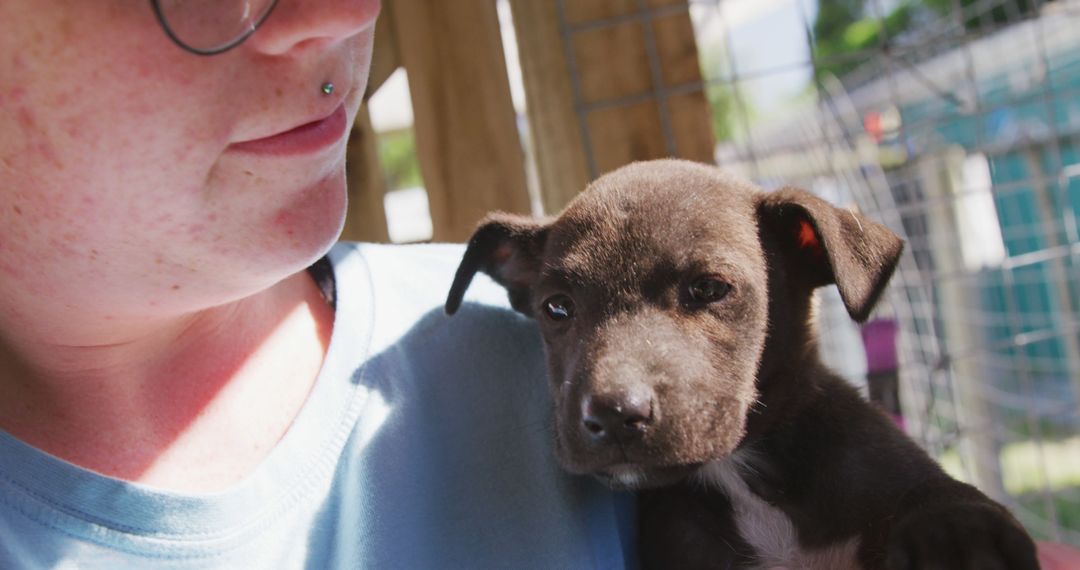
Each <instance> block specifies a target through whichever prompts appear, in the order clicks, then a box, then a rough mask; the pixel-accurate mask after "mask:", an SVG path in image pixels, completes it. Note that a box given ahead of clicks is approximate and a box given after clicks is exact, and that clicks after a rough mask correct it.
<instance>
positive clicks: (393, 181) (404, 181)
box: [377, 129, 424, 190]
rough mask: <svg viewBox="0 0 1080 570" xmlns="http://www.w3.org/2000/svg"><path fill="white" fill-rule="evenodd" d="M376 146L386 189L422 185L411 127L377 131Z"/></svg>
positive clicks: (414, 138)
mask: <svg viewBox="0 0 1080 570" xmlns="http://www.w3.org/2000/svg"><path fill="white" fill-rule="evenodd" d="M377 146H378V153H379V165H380V166H381V167H382V171H383V176H385V177H386V187H387V189H388V190H399V189H401V188H412V187H415V186H423V184H424V182H423V178H422V177H421V176H420V162H419V160H418V159H417V158H416V137H415V135H414V134H413V131H412V129H402V130H398V131H389V132H385V133H379V136H378V144H377Z"/></svg>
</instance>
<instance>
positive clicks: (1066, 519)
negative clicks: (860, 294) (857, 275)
mask: <svg viewBox="0 0 1080 570" xmlns="http://www.w3.org/2000/svg"><path fill="white" fill-rule="evenodd" d="M556 1H557V3H558V6H559V9H560V13H564V12H565V6H566V1H567V0H556ZM627 1H628V2H631V1H633V2H636V3H637V4H636V6H635V8H636V9H635V10H634V11H632V13H630V14H628V15H622V16H619V17H617V18H610V19H599V20H595V21H590V22H587V23H580V22H577V23H573V24H570V23H567V22H566V21H565V19H564V20H563V21H562V22H561V23H562V26H563V28H562V34H563V37H564V41H565V40H568V39H569V38H572V37H573V35H574V34H578V33H583V32H586V31H589V30H595V29H598V28H602V27H604V26H613V25H620V24H625V23H627V22H637V23H639V24H640V25H641V26H642V27H643V28H644V29H645V35H646V41H647V42H649V41H651V39H650V37H649V34H650V33H651V32H650V30H651V29H652V27H651V23H652V22H653V21H654V20H655V19H657V18H660V17H663V16H665V15H669V14H670V13H672V12H673V11H680V10H683V11H689V12H690V15H691V17H692V20H693V22H694V28H695V34H696V36H697V39H698V47H699V50H700V55H701V61H702V75H703V78H704V79H703V82H693V83H689V84H685V85H678V84H677V85H667V86H664V83H663V82H662V81H660V80H659V79H658V78H659V77H661V75H662V71H663V70H662V69H660V67H659V63H658V60H657V58H656V57H655V47H653V48H652V49H647V51H646V55H647V56H648V58H649V65H650V66H651V71H652V75H653V77H654V81H653V89H652V91H651V92H649V93H643V97H646V96H648V97H651V98H652V100H654V101H655V102H656V105H657V108H658V111H659V113H660V116H661V121H662V124H667V123H666V121H670V118H669V117H668V116H667V110H666V108H665V101H666V100H667V98H669V97H675V96H678V95H679V94H680V93H683V92H686V91H690V90H694V89H701V88H702V87H704V88H705V89H706V92H707V93H708V98H709V101H710V103H711V106H712V112H713V115H714V130H715V134H716V135H717V139H718V141H719V144H718V146H717V152H716V160H717V162H718V163H719V164H720V165H722V166H724V167H726V168H729V169H732V170H735V171H737V172H739V173H741V174H743V175H744V176H746V177H749V178H751V179H754V180H756V181H757V182H759V183H760V184H762V185H763V186H765V187H775V186H778V185H780V184H796V185H801V186H803V187H806V188H808V189H811V190H813V191H815V192H817V193H818V194H820V195H822V196H824V197H825V198H827V199H829V200H831V201H833V202H834V203H836V204H839V205H842V206H847V207H851V208H857V209H859V210H860V211H862V212H863V213H866V214H868V215H870V216H871V217H873V218H875V219H878V220H880V221H882V222H883V223H885V224H886V225H888V226H889V227H890V228H891V229H892V230H893V231H895V232H897V233H898V234H900V235H901V236H903V237H904V238H905V239H906V241H907V249H906V252H905V254H904V257H903V259H902V261H901V266H900V268H899V270H898V271H897V274H896V276H895V277H894V280H893V285H892V287H891V289H890V293H889V295H888V296H887V297H886V300H885V302H883V304H882V307H881V308H880V309H879V310H878V312H877V313H876V315H875V316H874V318H873V320H872V321H871V322H870V323H868V325H866V326H864V327H862V328H859V327H856V325H855V324H854V323H851V322H850V321H849V319H848V318H847V316H846V314H845V313H844V312H843V309H842V307H841V306H840V305H839V300H838V298H837V296H836V295H835V293H834V292H831V291H823V292H822V294H821V298H820V303H819V320H820V324H821V330H822V335H821V346H822V351H823V353H824V355H825V357H826V359H827V360H828V361H830V362H831V363H832V364H833V365H834V366H835V367H836V368H837V369H839V370H840V371H841V372H843V373H844V374H846V375H847V376H848V377H849V378H851V379H852V380H853V381H855V382H857V383H862V384H864V385H866V386H867V388H868V389H869V390H870V392H871V393H872V394H873V395H874V396H875V397H876V398H878V399H881V398H884V399H885V400H886V405H888V404H889V402H888V399H889V397H890V394H895V395H896V396H897V397H898V398H899V401H900V402H901V403H902V412H903V415H902V418H899V417H898V421H902V422H903V424H904V427H905V428H906V429H907V430H908V432H909V433H910V434H911V435H912V436H914V437H915V438H916V439H917V440H918V441H920V442H921V443H922V444H923V445H924V446H925V447H926V448H927V449H928V450H929V451H930V452H931V453H932V454H933V455H935V456H936V457H938V458H939V459H940V460H941V461H942V463H943V464H944V465H945V466H946V467H947V468H948V469H949V470H950V471H951V472H953V473H954V474H955V475H956V476H958V477H960V478H962V479H965V480H968V481H971V482H973V483H975V484H977V485H979V486H980V487H981V488H982V489H983V490H984V491H986V492H987V493H988V494H990V495H991V496H994V497H995V498H997V499H999V500H1001V501H1002V502H1004V503H1006V504H1007V505H1008V506H1010V507H1011V508H1012V509H1013V511H1014V512H1015V513H1016V514H1017V516H1018V517H1019V518H1020V519H1021V520H1022V521H1023V522H1024V523H1025V524H1026V525H1027V526H1028V527H1029V529H1030V530H1031V531H1032V532H1033V533H1034V534H1036V535H1038V536H1040V537H1044V538H1050V539H1055V540H1060V541H1064V542H1068V543H1071V544H1074V545H1080V413H1078V409H1080V403H1078V396H1077V395H1078V394H1080V313H1078V310H1077V309H1078V307H1080V279H1078V276H1080V236H1078V230H1077V228H1078V225H1080V224H1078V222H1080V218H1078V211H1080V145H1078V140H1080V139H1078V135H1080V97H1077V95H1078V94H1080V2H1078V1H1076V0H1054V1H1036V0H921V1H919V0H818V1H814V0H774V1H762V0H691V1H690V2H689V3H682V2H677V3H671V2H664V1H660V0H627ZM565 43H566V44H567V45H569V43H570V42H569V41H565ZM647 45H648V44H647ZM566 56H567V58H568V60H569V63H570V69H571V73H572V74H573V73H574V60H573V58H574V53H573V52H572V51H571V50H567V54H566ZM574 82H575V86H574V89H575V99H576V101H575V103H576V108H577V110H578V113H579V114H581V116H582V117H585V116H586V115H587V114H588V113H590V112H594V111H596V110H600V109H604V108H610V107H619V106H626V105H633V104H639V103H640V102H641V101H640V100H638V99H635V98H633V97H630V98H625V97H624V98H621V99H614V100H608V101H590V102H589V103H588V104H585V103H584V102H583V99H582V97H581V83H580V82H581V78H580V77H576V76H575V77H574ZM580 122H581V124H582V125H583V126H582V133H581V136H582V140H583V141H584V144H585V151H586V154H587V155H588V156H589V157H590V168H591V170H592V174H593V175H594V176H595V175H597V174H599V173H598V172H596V165H595V161H593V160H592V159H591V157H592V156H593V151H594V149H593V148H592V146H591V145H592V144H593V143H592V139H593V138H594V136H595V133H591V132H590V131H589V129H588V126H587V125H588V121H586V120H581V121H580ZM663 132H664V135H665V138H666V140H665V146H666V150H667V152H668V153H669V154H673V155H674V154H678V148H677V145H676V140H675V139H674V137H672V136H671V132H670V129H669V128H665V129H663ZM894 339H895V341H894ZM864 349H865V350H864ZM893 349H895V350H893ZM892 352H895V358H892V357H891V353H892ZM890 379H891V380H890ZM897 380H898V382H897ZM890 382H896V384H895V385H893V384H891V383H890Z"/></svg>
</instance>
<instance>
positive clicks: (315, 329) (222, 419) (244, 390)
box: [135, 302, 330, 492]
mask: <svg viewBox="0 0 1080 570" xmlns="http://www.w3.org/2000/svg"><path fill="white" fill-rule="evenodd" d="M325 307H326V305H325V304H322V303H321V302H319V304H317V305H313V304H312V303H299V304H297V305H296V306H295V307H293V308H292V310H290V311H288V312H287V313H286V314H285V315H284V316H282V318H281V322H280V323H279V324H278V325H277V326H276V327H275V328H274V329H273V330H272V331H271V332H270V333H269V334H268V336H267V337H266V338H265V339H264V340H262V341H261V342H260V343H258V344H257V345H256V346H255V348H254V349H253V350H252V352H251V353H250V354H248V355H247V358H246V359H244V360H243V361H242V362H241V363H240V364H239V367H238V369H237V370H236V372H235V373H234V374H233V378H234V379H235V380H234V381H232V382H230V383H227V384H225V385H224V386H223V387H222V388H221V389H220V391H219V392H218V393H216V394H215V395H214V398H213V399H211V400H209V402H208V403H207V405H206V406H205V407H204V408H202V409H201V410H200V411H199V413H198V415H196V416H195V417H193V418H191V419H190V421H189V422H188V423H187V424H186V425H184V426H183V430H182V431H181V432H180V433H178V434H177V435H176V439H175V440H174V441H173V442H172V443H171V444H170V445H169V446H168V447H166V448H164V449H163V450H162V452H161V453H160V454H158V455H156V456H154V457H153V460H152V461H151V462H150V463H149V464H148V465H147V466H146V468H145V470H144V471H143V472H142V473H140V474H139V475H138V476H137V478H135V480H137V481H138V482H139V483H142V484H147V485H151V486H155V487H164V488H176V487H178V486H183V487H185V488H186V489H187V490H190V491H197V492H205V491H213V490H220V489H221V488H222V487H223V483H226V484H227V483H229V482H232V483H235V482H238V481H240V480H241V479H243V477H244V476H245V475H247V474H248V473H249V472H250V471H251V470H252V469H254V468H255V466H256V465H257V464H258V462H259V461H261V460H262V459H263V458H265V457H266V455H268V454H269V453H270V452H271V450H272V449H273V448H274V446H275V445H276V444H277V443H278V441H280V440H281V438H282V437H283V436H284V435H285V433H286V431H287V430H288V428H289V426H290V425H291V423H292V421H293V419H295V415H296V413H297V412H298V409H295V408H297V404H301V405H302V403H303V402H304V401H306V398H307V395H308V393H309V392H310V389H311V387H312V386H314V383H305V382H283V383H278V384H276V385H275V386H273V387H272V388H270V389H268V387H267V386H266V385H265V379H267V378H290V377H304V375H310V374H311V371H312V370H318V369H319V368H320V367H321V366H322V355H324V354H325V352H326V349H327V347H328V345H329V336H330V330H329V328H328V327H327V326H326V321H325V320H323V319H320V318H319V317H318V316H316V314H315V313H316V312H317V311H320V310H326V309H325ZM298 338H299V339H304V340H308V341H309V342H307V343H306V344H307V345H310V346H307V345H303V346H298V345H297V339H298ZM275 353H276V354H290V355H293V356H294V358H292V359H290V360H289V362H288V363H287V364H285V365H284V366H282V365H279V364H277V363H276V361H275V359H272V358H267V355H269V354H275ZM245 379H247V380H248V381H244V380H245ZM253 390H254V394H256V397H259V398H261V399H263V401H264V402H266V405H265V406H261V408H262V409H270V410H279V411H280V413H279V415H278V418H276V421H274V422H271V423H270V424H269V426H267V425H264V424H260V423H258V422H249V421H245V418H244V417H243V416H242V415H241V416H240V417H237V415H236V414H230V413H229V410H230V409H233V410H236V409H241V410H242V409H244V408H245V406H244V405H243V402H244V401H245V400H250V399H251V398H252V397H253ZM301 391H302V392H303V393H302V394H300V393H298V392H301ZM238 403H239V404H238ZM254 430H263V431H272V432H274V435H276V437H274V438H273V439H270V438H267V437H263V436H260V434H259V433H255V431H254ZM212 433H218V434H219V437H220V438H222V439H224V440H235V443H236V445H232V444H230V445H224V446H217V447H212V448H207V447H205V446H199V445H192V444H189V443H190V442H191V441H192V440H193V441H196V442H197V441H198V440H200V439H203V438H206V437H207V434H212ZM242 442H259V444H258V445H255V446H249V448H248V451H247V453H248V454H250V457H249V458H248V459H246V460H244V461H241V462H239V464H238V463H237V461H236V458H235V457H222V456H220V454H221V453H229V454H230V456H232V455H233V454H235V450H236V449H237V446H238V445H241V444H242ZM229 450H233V451H229ZM178 465H200V466H201V467H200V478H199V479H192V478H191V475H190V474H188V475H184V476H183V479H182V480H176V477H175V475H176V473H177V466H178ZM238 466H239V468H238Z"/></svg>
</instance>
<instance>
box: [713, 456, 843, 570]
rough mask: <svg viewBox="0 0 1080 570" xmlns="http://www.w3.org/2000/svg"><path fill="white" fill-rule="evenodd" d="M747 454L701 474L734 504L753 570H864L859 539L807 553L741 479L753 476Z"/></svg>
mask: <svg viewBox="0 0 1080 570" xmlns="http://www.w3.org/2000/svg"><path fill="white" fill-rule="evenodd" d="M747 459H748V457H747V456H746V455H745V453H744V452H736V453H734V454H732V455H731V456H729V457H726V458H724V459H718V460H716V461H711V462H709V463H707V464H705V466H703V467H702V468H701V470H700V471H699V472H698V477H699V478H700V480H701V481H702V482H703V483H704V484H706V485H708V486H710V487H712V488H715V489H718V490H720V491H721V492H723V493H724V494H725V495H727V497H728V498H729V499H730V500H731V505H732V508H733V510H734V515H735V526H736V528H738V529H739V535H740V537H741V538H742V539H743V540H744V541H746V542H747V544H749V545H750V546H752V547H753V548H754V551H755V553H756V556H757V564H756V565H755V566H754V567H753V570H862V566H861V565H860V564H859V563H858V560H857V558H856V552H857V551H858V548H859V541H858V538H857V537H856V538H852V539H851V540H847V541H844V542H841V543H838V544H836V545H834V546H830V547H827V548H821V549H817V550H804V549H803V548H802V547H801V546H800V545H799V536H798V533H797V532H796V530H795V525H794V524H792V522H791V519H790V518H788V516H787V515H786V514H784V512H783V511H781V510H780V509H778V508H776V507H774V506H772V505H770V504H769V503H767V502H765V501H764V500H762V499H761V497H759V496H757V495H756V494H754V492H753V491H751V490H750V487H749V486H748V485H747V484H746V482H745V481H744V480H743V478H742V476H741V475H739V470H740V469H742V470H743V471H749V472H753V467H750V466H749V464H748V462H747Z"/></svg>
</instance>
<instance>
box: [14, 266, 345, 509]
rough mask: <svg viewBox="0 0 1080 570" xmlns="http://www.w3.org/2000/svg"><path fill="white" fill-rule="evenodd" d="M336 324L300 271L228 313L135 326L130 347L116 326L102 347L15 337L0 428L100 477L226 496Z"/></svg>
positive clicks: (288, 418)
mask: <svg viewBox="0 0 1080 570" xmlns="http://www.w3.org/2000/svg"><path fill="white" fill-rule="evenodd" d="M333 317H334V315H333V311H332V309H331V308H330V307H329V306H328V305H326V303H325V302H324V301H323V299H322V296H321V294H320V292H319V290H318V288H317V287H316V285H315V283H314V282H313V281H312V280H311V278H310V277H309V276H308V275H307V274H306V273H303V272H301V273H299V274H296V275H294V276H292V277H290V278H288V279H285V280H284V281H281V282H280V283H278V284H277V285H275V286H273V287H271V288H269V289H267V290H265V291H263V292H261V293H259V294H256V295H254V296H251V297H248V298H246V299H243V300H240V301H236V302H234V303H230V304H227V305H223V306H219V307H214V308H211V309H207V310H205V311H201V312H198V313H194V314H186V315H179V316H177V317H176V318H173V319H162V320H160V321H158V322H156V323H153V324H154V325H155V326H149V324H151V323H148V322H146V321H141V322H138V323H135V325H136V326H133V327H131V329H130V331H131V332H130V333H129V334H128V336H127V337H126V338H125V337H124V336H123V335H119V334H117V333H118V332H119V331H120V330H121V327H120V326H118V325H119V323H117V324H116V325H117V326H114V327H113V328H112V330H111V331H110V333H111V335H112V336H111V339H110V340H115V339H122V340H115V341H114V342H109V343H107V344H97V345H93V346H86V345H85V344H79V345H76V344H71V343H69V344H64V343H58V342H48V343H45V342H38V343H28V342H27V341H26V340H25V339H27V338H34V337H33V335H27V334H21V335H20V337H19V338H20V339H22V343H21V344H20V345H19V346H18V347H17V348H16V347H13V346H12V345H10V344H8V345H5V346H3V347H0V350H2V352H0V428H2V429H5V430H6V431H8V432H10V433H11V434H12V435H14V436H15V437H18V438H20V439H22V440H24V441H26V442H27V443H29V444H31V445H34V446H36V447H38V448H40V449H42V450H44V451H46V452H49V453H51V454H53V455H56V456H58V457H60V458H62V459H65V460H67V461H70V462H72V463H75V464H77V465H80V466H82V467H85V468H88V469H91V470H94V471H97V472H100V473H102V474H105V475H109V476H113V477H117V478H121V479H127V480H132V481H139V482H142V483H147V484H152V485H156V486H161V487H167V488H172V489H174V490H187V491H207V490H216V489H220V488H223V487H226V486H228V485H230V484H233V483H235V482H237V481H238V480H239V479H241V478H243V477H244V476H245V475H247V474H248V473H249V472H250V471H251V470H253V469H254V468H255V466H256V465H257V464H258V463H259V462H260V461H261V460H262V459H263V458H264V457H265V456H266V454H267V453H269V451H270V450H271V449H272V448H273V446H274V444H276V443H277V441H278V440H279V439H280V438H281V436H282V435H283V434H284V433H285V431H286V430H287V429H288V426H289V425H290V424H291V423H292V420H293V418H295V416H296V414H297V413H298V412H299V410H300V408H301V407H302V405H303V402H304V400H305V399H306V397H307V394H308V393H309V391H310V389H311V387H312V385H313V384H314V381H315V378H316V376H317V374H318V371H319V369H320V367H321V365H322V360H323V357H324V356H325V353H326V349H327V346H328V344H329V336H330V331H331V329H332V326H333ZM14 332H15V333H20V332H21V331H14ZM22 332H25V331H22ZM9 336H10V331H9ZM267 386H272V387H273V388H272V389H267ZM192 465H198V466H200V468H199V469H197V470H196V469H191V466H192Z"/></svg>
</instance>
